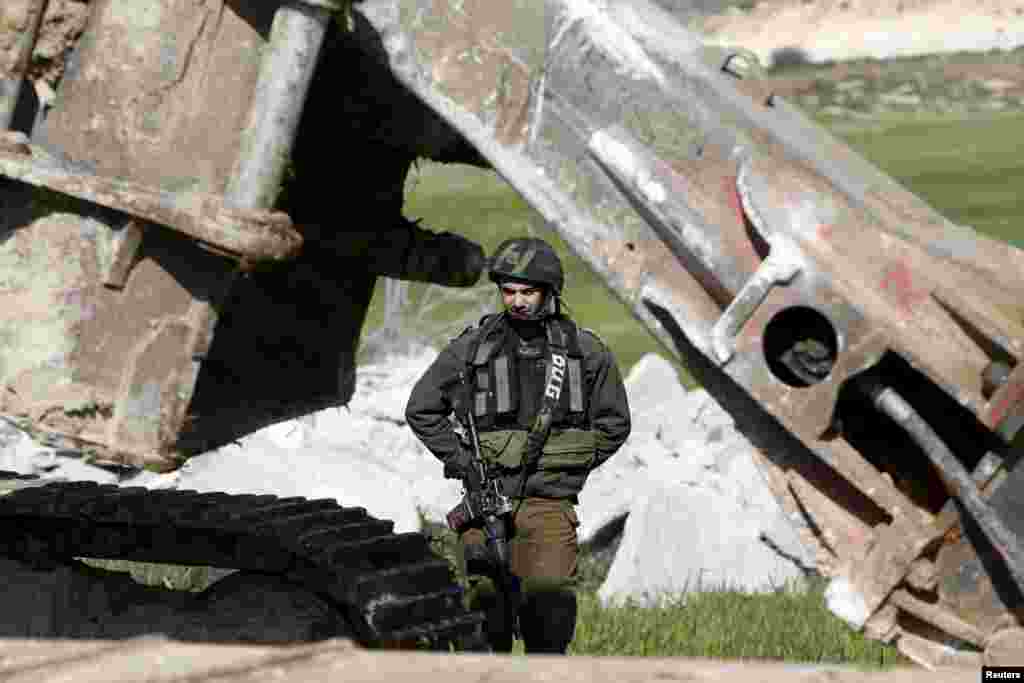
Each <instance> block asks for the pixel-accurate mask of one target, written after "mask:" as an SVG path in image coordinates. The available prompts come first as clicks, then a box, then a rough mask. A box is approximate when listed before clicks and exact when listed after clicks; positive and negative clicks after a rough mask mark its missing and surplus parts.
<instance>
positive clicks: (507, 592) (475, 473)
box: [448, 409, 522, 635]
mask: <svg viewBox="0 0 1024 683" xmlns="http://www.w3.org/2000/svg"><path fill="white" fill-rule="evenodd" d="M467 414H468V416H469V419H468V423H469V424H468V427H469V429H468V431H469V439H470V448H471V449H472V453H473V467H472V468H471V470H470V471H469V472H467V474H466V475H465V476H464V477H463V479H462V484H463V486H464V487H465V494H464V495H463V496H462V500H461V501H460V502H459V504H458V505H456V506H455V507H454V508H452V509H451V510H450V511H449V512H448V527H449V528H450V529H452V530H453V531H456V532H461V531H463V530H465V529H466V528H467V527H469V526H470V525H471V524H473V523H476V522H482V525H483V530H484V535H485V537H486V539H487V540H486V547H487V550H488V551H489V554H490V559H491V560H492V561H491V562H489V569H492V573H491V575H490V578H491V579H492V580H493V581H494V582H495V584H496V585H497V588H498V590H500V591H501V592H502V594H503V595H504V597H505V604H506V607H507V609H508V613H509V614H511V615H513V629H514V631H515V635H519V628H518V620H517V619H515V616H514V615H516V613H517V612H518V611H519V602H520V600H521V597H522V591H521V587H520V583H519V577H518V576H516V575H515V574H513V573H512V570H511V565H510V561H509V549H508V525H509V520H508V516H509V515H510V514H511V513H512V501H510V500H509V498H508V496H506V495H505V494H504V493H503V492H502V490H501V483H500V482H499V481H498V479H497V478H496V477H494V476H492V473H491V472H490V470H489V468H488V466H487V463H485V462H484V460H483V457H482V456H481V455H480V437H479V435H478V434H477V431H476V420H475V419H474V418H473V411H472V410H471V409H470V410H468V411H467Z"/></svg>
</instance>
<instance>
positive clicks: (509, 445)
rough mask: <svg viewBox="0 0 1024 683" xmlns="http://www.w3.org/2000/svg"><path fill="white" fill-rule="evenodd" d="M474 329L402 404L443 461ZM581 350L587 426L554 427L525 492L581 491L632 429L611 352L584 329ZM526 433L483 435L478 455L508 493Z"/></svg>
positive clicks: (454, 446)
mask: <svg viewBox="0 0 1024 683" xmlns="http://www.w3.org/2000/svg"><path fill="white" fill-rule="evenodd" d="M477 332H478V329H477V328H471V329H470V330H468V331H467V332H465V333H463V334H462V335H461V336H459V337H458V338H457V339H455V340H453V341H452V342H451V343H450V344H449V345H448V346H447V347H445V349H444V350H442V351H441V353H440V355H439V356H438V357H437V359H436V360H435V361H434V363H433V364H432V365H431V366H430V367H429V368H428V369H427V371H426V373H424V375H423V376H422V377H421V378H420V379H419V381H418V382H417V383H416V385H415V386H414V387H413V390H412V393H411V394H410V396H409V402H408V404H407V405H406V410H405V418H406V421H407V422H408V423H409V427H410V428H412V430H413V432H414V433H415V434H416V436H417V437H419V439H420V440H421V441H422V442H423V443H424V445H426V447H427V448H428V449H429V450H430V452H431V453H433V454H434V455H435V456H436V457H437V458H439V459H440V460H441V461H445V460H447V459H448V458H450V457H452V456H454V455H455V453H456V452H457V450H458V448H459V440H458V436H457V435H456V433H455V430H454V425H453V423H452V421H451V420H450V419H449V416H450V415H452V412H453V395H452V394H453V392H452V391H450V390H448V388H450V387H452V386H453V382H454V381H455V378H456V377H458V375H459V373H461V372H463V371H464V370H465V369H466V362H467V358H468V356H469V354H470V353H471V350H472V348H473V341H474V338H475V335H476V333H477ZM579 344H580V349H581V351H582V353H583V390H584V391H585V392H588V398H589V401H588V403H587V406H588V415H587V425H588V427H589V428H588V429H585V430H583V429H557V426H556V428H555V429H552V431H551V435H550V436H549V438H548V441H547V443H546V444H545V446H544V451H543V455H542V456H541V459H540V462H539V463H538V466H537V468H536V469H532V470H531V471H530V473H529V476H528V478H527V480H526V489H525V495H527V496H539V497H544V498H571V497H574V496H575V495H576V494H577V493H579V491H580V490H581V489H582V488H583V484H584V482H585V481H586V479H587V475H588V474H589V473H590V472H591V471H592V470H593V469H594V468H595V467H598V466H600V465H601V464H602V463H604V462H605V461H606V460H607V459H608V458H610V457H611V456H612V454H614V453H615V451H617V450H618V449H619V448H620V447H621V446H622V444H623V443H625V441H626V438H627V437H628V436H629V432H630V417H629V403H628V401H627V399H626V388H625V386H624V385H623V383H622V376H621V374H620V373H619V368H618V365H617V364H616V363H615V358H614V356H613V355H612V353H611V351H609V350H608V348H607V347H606V346H605V345H604V343H603V342H602V341H601V340H600V339H599V338H598V337H597V336H596V335H595V334H593V333H592V332H590V331H589V330H584V329H581V330H580V333H579ZM526 434H527V432H526V431H520V430H502V431H494V432H484V433H482V434H480V445H481V451H482V454H483V456H484V457H485V458H486V459H487V460H489V461H491V462H496V463H497V464H498V465H499V471H500V473H501V475H502V485H503V487H504V491H505V493H506V494H507V495H513V496H514V495H517V494H518V493H519V488H518V487H519V484H520V475H521V472H522V470H521V469H520V467H519V464H520V462H521V459H520V458H521V452H522V451H521V448H522V445H523V444H524V442H525V439H526Z"/></svg>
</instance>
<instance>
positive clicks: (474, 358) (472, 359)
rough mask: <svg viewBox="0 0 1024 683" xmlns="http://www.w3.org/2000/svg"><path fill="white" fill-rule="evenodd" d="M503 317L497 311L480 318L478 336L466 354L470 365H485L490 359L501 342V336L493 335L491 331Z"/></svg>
mask: <svg viewBox="0 0 1024 683" xmlns="http://www.w3.org/2000/svg"><path fill="white" fill-rule="evenodd" d="M502 318H503V315H502V314H501V313H496V314H494V315H490V316H484V317H483V318H481V319H480V325H479V326H478V327H477V334H476V338H475V339H473V342H472V343H471V344H470V346H469V353H468V354H467V355H466V360H467V364H468V365H483V364H484V363H486V362H487V361H488V359H490V357H491V354H492V353H494V349H495V348H496V347H497V346H498V345H499V344H501V342H502V339H501V337H495V336H492V335H491V332H493V331H494V329H495V328H496V327H497V326H498V323H500V322H501V320H502Z"/></svg>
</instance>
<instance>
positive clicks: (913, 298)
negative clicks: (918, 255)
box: [881, 261, 928, 313]
mask: <svg viewBox="0 0 1024 683" xmlns="http://www.w3.org/2000/svg"><path fill="white" fill-rule="evenodd" d="M881 284H882V290H883V291H885V292H887V293H888V294H889V295H890V296H891V297H892V298H893V299H894V300H895V301H896V305H897V306H899V307H900V308H901V309H903V310H904V311H905V312H907V313H910V312H911V311H912V310H913V308H914V306H915V305H916V304H917V302H919V301H921V300H922V299H924V298H925V297H927V296H928V292H927V291H924V290H919V289H915V288H914V277H913V273H911V271H910V268H908V267H907V264H906V263H903V262H902V261H900V262H898V263H896V264H895V265H893V266H892V267H890V268H887V269H886V270H885V272H884V273H883V274H882V283H881Z"/></svg>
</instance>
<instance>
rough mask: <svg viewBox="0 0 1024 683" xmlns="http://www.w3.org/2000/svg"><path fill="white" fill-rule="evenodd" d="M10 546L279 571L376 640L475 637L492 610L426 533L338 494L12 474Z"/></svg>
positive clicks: (2, 505)
mask: <svg viewBox="0 0 1024 683" xmlns="http://www.w3.org/2000/svg"><path fill="white" fill-rule="evenodd" d="M0 487H2V488H3V489H7V490H8V492H7V493H6V494H5V495H0V524H2V525H3V527H4V529H5V532H4V534H3V537H2V538H0V554H3V555H4V556H7V557H10V558H14V559H18V560H22V561H24V562H27V563H30V564H36V565H39V564H46V563H52V562H54V561H67V560H71V559H72V558H77V557H88V558H97V559H120V560H132V561H139V562H154V563H171V564H187V565H199V566H212V567H222V568H232V569H238V570H242V571H250V572H258V573H262V574H272V575H278V576H280V577H283V578H285V579H287V580H288V581H290V582H293V583H295V584H297V585H300V586H302V587H304V588H306V589H308V590H311V591H313V592H315V593H317V594H319V595H321V596H323V597H324V598H325V599H327V600H329V601H330V602H331V603H332V604H334V605H336V606H337V607H338V608H339V609H340V610H341V611H342V612H343V613H344V614H345V615H346V618H347V619H348V621H349V622H350V625H351V626H352V628H353V630H354V631H355V634H356V637H357V639H358V640H359V641H360V642H361V643H362V644H364V645H367V646H371V647H373V646H385V645H393V644H402V645H410V646H413V645H420V646H426V647H429V648H431V649H448V647H449V646H451V645H454V646H455V647H457V648H461V647H472V645H471V644H472V643H476V642H478V640H479V633H480V628H481V624H482V621H483V616H482V614H479V613H475V612H470V611H467V610H466V609H465V607H464V606H463V601H462V597H463V595H462V589H461V587H460V586H459V585H458V584H456V583H455V581H454V575H453V571H452V568H451V566H450V564H449V563H448V561H447V560H445V559H444V558H442V557H439V556H438V555H436V554H435V553H434V552H433V550H432V549H431V547H430V543H429V539H428V538H427V537H426V536H424V535H423V534H420V533H402V534H396V533H394V523H393V522H390V521H387V520H381V519H377V518H375V517H373V516H371V515H370V514H369V513H367V511H366V509H365V508H361V507H343V506H341V505H338V503H337V502H336V501H334V500H332V499H317V500H309V499H305V498H298V497H290V498H279V497H277V496H272V495H232V494H227V493H199V492H197V491H192V490H149V489H144V488H121V487H118V486H116V485H113V484H96V483H92V482H46V483H44V482H42V481H41V480H39V479H37V478H35V477H33V476H31V475H18V474H14V473H10V472H0Z"/></svg>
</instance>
